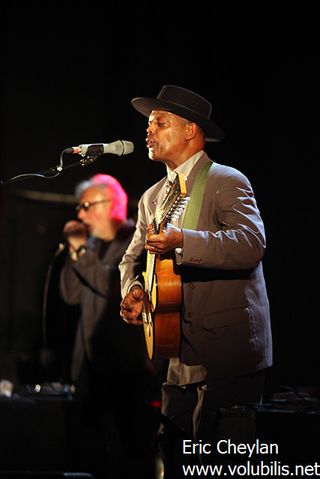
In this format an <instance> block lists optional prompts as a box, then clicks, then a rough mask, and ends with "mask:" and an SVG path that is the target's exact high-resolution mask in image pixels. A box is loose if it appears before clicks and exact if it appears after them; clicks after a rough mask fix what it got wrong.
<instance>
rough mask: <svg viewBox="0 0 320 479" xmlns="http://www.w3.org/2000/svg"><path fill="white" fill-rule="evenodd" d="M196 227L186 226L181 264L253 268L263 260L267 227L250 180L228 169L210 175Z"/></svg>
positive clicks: (223, 267)
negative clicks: (191, 228) (216, 177)
mask: <svg viewBox="0 0 320 479" xmlns="http://www.w3.org/2000/svg"><path fill="white" fill-rule="evenodd" d="M203 201H204V203H203V208H202V211H201V214H200V220H199V224H198V228H197V230H189V229H183V250H182V256H181V255H179V258H177V260H179V263H180V264H182V265H187V266H198V267H204V268H213V269H225V270H230V269H250V268H254V267H255V266H257V264H258V263H259V262H260V261H261V259H262V257H263V255H264V252H265V247H266V239H265V229H264V224H263V221H262V219H261V216H260V212H259V209H258V206H257V203H256V199H255V196H254V193H253V190H252V187H251V184H250V182H249V181H248V179H247V178H246V177H245V176H244V175H243V174H241V173H240V172H238V171H237V170H233V169H231V168H230V169H228V170H227V173H226V172H224V173H223V174H222V175H220V176H219V178H218V181H217V179H214V180H213V178H209V179H208V184H207V186H206V191H205V196H204V199H203Z"/></svg>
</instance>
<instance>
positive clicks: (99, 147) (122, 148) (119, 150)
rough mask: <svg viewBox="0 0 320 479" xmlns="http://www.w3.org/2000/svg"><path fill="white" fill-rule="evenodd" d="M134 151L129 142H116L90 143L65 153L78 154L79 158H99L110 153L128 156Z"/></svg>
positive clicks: (74, 147) (72, 148)
mask: <svg viewBox="0 0 320 479" xmlns="http://www.w3.org/2000/svg"><path fill="white" fill-rule="evenodd" d="M133 150H134V145H133V143H131V141H126V140H118V141H114V142H112V143H92V144H87V145H79V146H72V147H71V148H67V149H66V150H65V153H73V154H79V155H81V156H86V155H87V156H99V155H103V154H104V153H112V154H114V155H119V156H121V155H128V154H129V153H132V152H133Z"/></svg>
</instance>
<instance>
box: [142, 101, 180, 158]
mask: <svg viewBox="0 0 320 479" xmlns="http://www.w3.org/2000/svg"><path fill="white" fill-rule="evenodd" d="M188 123H189V122H188V120H185V119H184V118H181V117H180V116H177V115H174V114H173V113H170V112H168V111H159V110H153V111H152V112H151V113H150V115H149V122H148V128H147V138H146V142H147V148H148V150H149V158H150V159H151V160H154V161H163V162H165V163H170V162H171V161H175V160H176V158H177V157H178V156H179V155H180V154H181V153H182V152H183V151H184V149H185V148H186V144H187V139H186V127H187V125H188Z"/></svg>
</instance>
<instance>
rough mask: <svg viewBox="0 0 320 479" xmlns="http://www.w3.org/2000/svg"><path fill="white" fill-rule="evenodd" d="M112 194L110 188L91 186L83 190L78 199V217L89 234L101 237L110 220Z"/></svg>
mask: <svg viewBox="0 0 320 479" xmlns="http://www.w3.org/2000/svg"><path fill="white" fill-rule="evenodd" d="M112 203H113V195H112V190H111V189H110V188H105V189H101V188H97V187H91V188H88V189H87V190H85V191H84V192H83V193H82V195H81V197H80V201H79V205H80V208H79V211H78V218H79V220H81V221H82V222H83V223H84V224H85V225H86V227H87V228H88V231H89V233H90V235H92V236H95V237H96V238H103V237H104V235H105V231H106V230H107V229H108V227H109V225H110V223H111V221H112Z"/></svg>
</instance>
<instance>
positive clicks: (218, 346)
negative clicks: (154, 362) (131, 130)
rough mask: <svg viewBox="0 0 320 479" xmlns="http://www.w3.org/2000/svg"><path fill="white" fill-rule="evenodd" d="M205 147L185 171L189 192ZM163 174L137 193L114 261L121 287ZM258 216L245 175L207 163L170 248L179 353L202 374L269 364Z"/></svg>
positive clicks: (140, 249) (133, 264)
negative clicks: (179, 291)
mask: <svg viewBox="0 0 320 479" xmlns="http://www.w3.org/2000/svg"><path fill="white" fill-rule="evenodd" d="M208 161H211V160H210V159H209V158H208V156H207V155H206V154H205V153H204V154H203V155H202V157H201V158H200V159H199V161H198V162H197V163H196V165H195V166H194V167H193V169H192V171H191V173H190V175H189V177H188V179H187V190H188V193H189V194H190V192H191V189H192V185H193V183H194V181H195V178H196V176H197V173H198V172H199V170H200V169H201V167H202V165H203V164H204V163H205V162H208ZM164 181H165V179H162V180H161V181H159V182H158V183H157V184H155V185H153V186H152V187H151V188H149V189H148V190H147V191H146V192H145V193H144V194H143V195H142V197H141V199H140V201H139V211H138V221H137V225H136V231H135V234H134V236H133V239H132V241H131V243H130V245H129V247H128V249H127V251H126V253H125V255H124V256H123V258H122V261H121V263H120V265H119V268H120V272H121V283H122V295H123V296H124V295H125V294H126V293H127V291H128V289H129V288H130V285H131V284H132V282H133V281H134V280H135V279H137V278H140V276H139V275H140V272H141V262H142V261H143V258H144V241H145V231H146V227H147V225H148V224H149V223H151V222H152V219H153V217H154V214H155V209H156V206H157V201H158V194H159V191H160V190H161V188H162V186H163V183H164ZM265 247H266V240H265V230H264V225H263V221H262V219H261V216H260V212H259V209H258V207H257V204H256V200H255V197H254V193H253V190H252V187H251V184H250V182H249V180H248V179H247V178H246V177H245V176H244V175H243V174H242V173H240V172H239V171H238V170H236V169H234V168H232V167H229V166H224V165H220V164H215V166H214V168H212V169H211V170H210V173H209V176H208V179H207V183H206V187H205V190H204V195H203V202H202V207H201V212H200V216H199V221H198V226H197V228H196V230H188V229H185V228H183V250H182V256H180V255H177V254H176V258H177V260H178V262H179V263H180V266H179V270H180V274H181V280H182V284H183V311H182V321H181V327H182V344H181V352H180V360H181V361H182V362H183V363H185V364H187V365H203V366H204V367H205V368H206V370H207V374H208V376H207V378H208V380H211V379H213V380H214V379H217V378H227V377H232V376H237V375H242V374H249V373H251V372H255V371H258V370H260V369H264V368H266V367H269V366H271V365H272V336H271V324H270V312H269V301H268V296H267V290H266V285H265V279H264V275H263V267H262V258H263V255H264V252H265Z"/></svg>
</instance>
